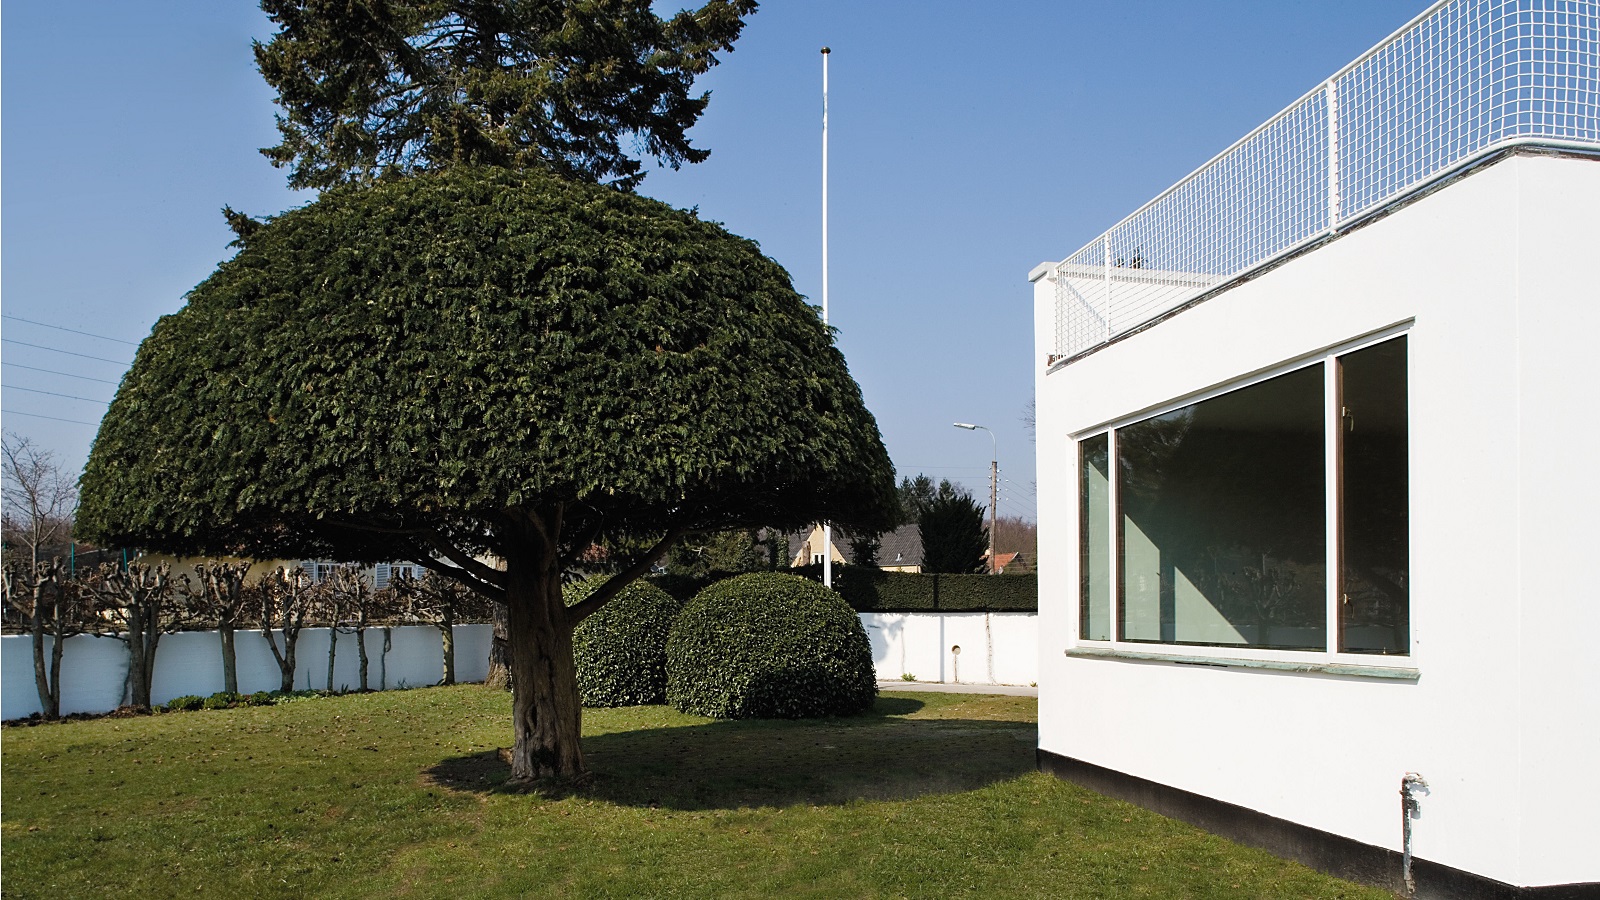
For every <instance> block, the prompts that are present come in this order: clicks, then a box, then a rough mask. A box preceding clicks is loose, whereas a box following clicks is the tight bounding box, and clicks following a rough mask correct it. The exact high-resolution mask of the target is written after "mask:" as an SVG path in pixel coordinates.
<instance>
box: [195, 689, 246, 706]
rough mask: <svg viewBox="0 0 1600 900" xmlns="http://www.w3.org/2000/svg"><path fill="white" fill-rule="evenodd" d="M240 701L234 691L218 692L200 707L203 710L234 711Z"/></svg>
mask: <svg viewBox="0 0 1600 900" xmlns="http://www.w3.org/2000/svg"><path fill="white" fill-rule="evenodd" d="M239 700H240V697H239V695H238V694H235V693H233V692H232V691H217V692H216V693H215V694H212V695H211V696H209V697H207V698H206V699H205V702H204V703H202V704H201V705H200V706H201V708H202V709H232V708H233V706H234V704H236V703H238V702H239Z"/></svg>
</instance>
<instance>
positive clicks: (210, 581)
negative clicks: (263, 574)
mask: <svg viewBox="0 0 1600 900" xmlns="http://www.w3.org/2000/svg"><path fill="white" fill-rule="evenodd" d="M249 571H250V564H249V563H248V562H237V563H225V562H206V563H201V564H199V565H197V566H195V567H194V574H195V577H196V578H197V579H198V581H199V584H200V591H201V595H200V598H199V599H200V600H201V602H202V604H203V609H204V611H205V614H206V615H207V616H209V617H210V618H212V619H213V620H215V621H216V623H217V637H218V638H219V639H220V640H221V641H222V686H223V689H224V690H226V691H228V692H229V693H233V694H237V693H239V661H238V659H239V658H238V655H237V654H236V653H235V652H234V640H233V635H234V631H235V629H237V628H238V626H239V623H240V621H241V620H242V619H243V618H244V614H245V607H246V603H247V601H248V600H249V599H250V596H249V594H248V593H247V592H246V591H245V589H244V579H245V574H246V573H248V572H249Z"/></svg>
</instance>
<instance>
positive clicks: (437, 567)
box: [412, 557, 506, 603]
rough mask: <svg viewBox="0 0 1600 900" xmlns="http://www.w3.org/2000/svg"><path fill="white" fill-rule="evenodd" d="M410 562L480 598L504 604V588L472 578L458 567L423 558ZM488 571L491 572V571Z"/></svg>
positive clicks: (470, 574)
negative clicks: (471, 591) (435, 573)
mask: <svg viewBox="0 0 1600 900" xmlns="http://www.w3.org/2000/svg"><path fill="white" fill-rule="evenodd" d="M412 562H414V563H416V564H417V565H419V566H422V567H423V568H424V569H427V570H429V571H430V572H438V573H439V574H440V575H443V576H445V577H446V578H452V579H455V580H456V581H459V582H461V583H462V584H464V585H466V586H467V587H468V588H469V589H471V590H473V591H476V592H477V593H478V594H481V595H482V596H485V597H488V598H489V599H490V600H493V601H494V602H496V603H504V602H506V592H505V589H504V588H501V587H499V586H497V585H493V584H489V583H488V582H486V581H482V580H479V579H477V578H474V577H473V576H472V573H470V572H468V571H467V570H465V569H463V568H461V567H460V566H451V565H446V564H444V563H442V562H439V561H438V560H437V559H431V558H425V557H424V558H418V559H413V560H412ZM490 571H493V570H492V569H491V570H490Z"/></svg>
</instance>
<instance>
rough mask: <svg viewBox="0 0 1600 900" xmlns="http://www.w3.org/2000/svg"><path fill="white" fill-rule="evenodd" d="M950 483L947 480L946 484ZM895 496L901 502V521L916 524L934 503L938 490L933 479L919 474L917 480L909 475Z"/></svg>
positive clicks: (901, 481) (903, 480)
mask: <svg viewBox="0 0 1600 900" xmlns="http://www.w3.org/2000/svg"><path fill="white" fill-rule="evenodd" d="M949 483H950V480H949V479H945V484H949ZM895 494H896V496H897V497H898V498H899V500H900V516H901V518H900V521H902V522H915V521H917V519H918V518H920V517H921V516H922V511H923V510H925V509H927V508H928V506H929V505H930V504H932V503H933V498H934V496H935V495H936V494H937V488H936V487H935V485H934V483H933V479H932V478H929V477H928V476H926V475H923V474H920V473H919V474H918V475H917V477H915V478H912V477H911V476H909V475H908V476H905V477H904V478H901V479H900V486H899V487H898V488H896V489H895Z"/></svg>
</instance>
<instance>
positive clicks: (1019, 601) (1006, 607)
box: [794, 566, 1039, 612]
mask: <svg viewBox="0 0 1600 900" xmlns="http://www.w3.org/2000/svg"><path fill="white" fill-rule="evenodd" d="M794 572H795V573H796V574H800V575H804V576H805V577H807V578H810V579H812V580H814V581H819V582H820V581H821V580H822V567H821V566H803V567H801V568H797V569H795V570H794ZM833 589H834V590H836V591H838V592H839V595H840V596H842V597H844V600H845V602H846V603H848V604H850V607H851V608H852V609H854V610H856V611H857V612H1037V611H1038V609H1039V576H1037V575H932V574H928V575H923V574H915V573H911V572H885V571H883V570H882V569H873V568H867V567H863V566H834V568H833Z"/></svg>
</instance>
